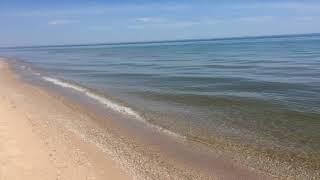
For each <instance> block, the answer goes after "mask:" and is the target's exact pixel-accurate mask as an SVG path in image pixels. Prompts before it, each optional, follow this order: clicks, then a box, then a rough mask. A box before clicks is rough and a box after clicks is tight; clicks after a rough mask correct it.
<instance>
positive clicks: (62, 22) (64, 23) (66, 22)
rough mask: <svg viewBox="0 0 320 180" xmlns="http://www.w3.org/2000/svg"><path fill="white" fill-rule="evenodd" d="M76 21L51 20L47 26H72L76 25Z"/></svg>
mask: <svg viewBox="0 0 320 180" xmlns="http://www.w3.org/2000/svg"><path fill="white" fill-rule="evenodd" d="M77 22H78V21H76V20H69V19H58V20H52V21H49V22H48V24H49V25H66V24H73V23H77Z"/></svg>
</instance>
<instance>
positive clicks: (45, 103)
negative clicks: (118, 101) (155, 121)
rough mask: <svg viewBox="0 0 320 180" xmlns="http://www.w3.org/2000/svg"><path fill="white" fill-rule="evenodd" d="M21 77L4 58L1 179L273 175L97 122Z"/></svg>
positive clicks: (0, 67)
mask: <svg viewBox="0 0 320 180" xmlns="http://www.w3.org/2000/svg"><path fill="white" fill-rule="evenodd" d="M21 78H22V77H21V76H20V75H18V74H16V73H14V72H13V70H12V67H11V65H9V64H8V63H7V62H6V61H5V59H1V60H0V84H1V86H0V128H1V129H0V163H1V164H0V179H1V180H9V179H10V180H12V179H41V180H42V179H77V180H78V179H168V178H169V179H270V177H268V176H265V175H263V174H262V173H257V172H255V171H253V170H252V169H249V168H248V167H245V166H242V165H240V164H238V163H234V162H232V161H230V160H228V159H226V158H225V157H220V156H218V154H214V153H213V154H212V153H209V154H207V153H206V152H203V153H197V151H195V152H194V151H191V150H190V147H192V145H191V146H189V145H184V143H183V142H181V143H180V142H179V143H178V141H176V140H175V139H174V138H166V137H162V136H163V135H162V133H160V132H156V131H154V130H153V129H152V128H150V129H149V128H146V127H144V126H145V123H142V122H138V121H137V122H132V123H131V124H130V123H129V124H128V122H127V121H123V122H120V121H121V120H120V119H118V121H119V122H117V123H120V125H123V126H127V127H123V128H120V127H119V126H118V125H119V124H118V125H115V124H113V123H112V121H110V122H109V121H108V118H110V117H103V119H100V123H98V122H99V121H97V118H95V115H93V113H91V114H90V113H89V112H90V109H86V108H84V107H81V106H80V105H79V106H78V105H77V104H74V103H68V102H67V101H66V100H64V98H63V97H61V96H59V95H55V94H52V93H51V92H50V91H47V90H45V89H43V88H40V87H37V86H34V85H32V84H30V83H28V82H26V81H24V80H22V79H21ZM106 123H107V124H106ZM103 126H106V128H108V130H107V131H104V130H103V128H102V127H103ZM137 129H138V131H137ZM139 129H140V130H139ZM141 130H142V131H141ZM160 144H161V145H160Z"/></svg>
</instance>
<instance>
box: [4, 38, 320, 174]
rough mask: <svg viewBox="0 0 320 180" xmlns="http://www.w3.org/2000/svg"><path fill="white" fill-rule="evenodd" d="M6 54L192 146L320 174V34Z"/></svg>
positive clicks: (33, 49) (39, 49)
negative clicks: (230, 148) (221, 148)
mask: <svg viewBox="0 0 320 180" xmlns="http://www.w3.org/2000/svg"><path fill="white" fill-rule="evenodd" d="M0 55H1V56H7V57H12V58H16V59H21V60H23V61H25V62H27V63H31V64H32V68H33V71H35V72H40V73H41V75H43V76H45V77H47V78H48V77H49V78H51V82H55V83H56V84H57V85H59V83H57V82H59V81H60V80H65V81H67V82H65V81H60V82H64V83H70V84H69V85H66V84H64V85H66V86H73V85H74V84H72V83H71V82H75V83H77V84H79V85H81V87H86V88H87V89H86V90H84V91H86V92H85V93H88V92H89V95H91V96H92V97H93V98H96V99H99V98H100V97H101V98H104V100H103V101H104V104H105V105H106V106H108V108H111V109H114V110H116V111H120V112H124V113H127V114H128V115H130V114H131V115H134V116H136V117H138V119H139V118H141V119H143V120H144V121H148V122H150V123H152V124H155V125H158V126H160V127H162V128H165V129H168V130H170V131H172V132H174V133H177V134H180V135H181V136H185V137H187V138H189V139H193V140H195V141H201V142H203V143H206V144H209V145H214V144H215V143H217V139H224V140H226V141H228V142H231V143H233V144H237V146H244V147H247V146H250V147H252V148H253V149H258V151H261V152H264V153H267V154H268V156H272V157H273V155H269V154H270V153H271V154H272V153H275V154H276V153H277V152H281V153H280V155H276V156H288V157H290V158H292V156H295V157H298V159H303V161H307V162H311V164H316V165H315V166H313V165H311V166H312V167H313V168H319V164H320V162H319V159H320V131H319V128H320V36H319V35H305V36H283V37H261V38H240V39H224V40H223V39H222V40H221V39H220V40H206V41H185V42H160V43H139V44H113V45H112V44H111V45H110V44H108V45H85V46H57V47H29V48H9V49H1V50H0ZM52 78H55V80H54V79H52ZM47 80H48V79H47ZM49 80H50V79H49ZM60 85H61V83H60ZM79 87H80V86H79ZM69 88H70V87H69ZM89 89H91V90H93V91H90V90H89ZM93 92H99V93H98V94H99V95H100V96H98V95H97V94H95V93H93ZM106 102H107V103H106ZM102 104H103V102H102ZM128 112H129V113H128ZM283 152H285V153H284V154H285V155H283V154H282V153H283ZM292 154H294V155H292ZM290 158H289V159H290ZM307 164H310V163H307Z"/></svg>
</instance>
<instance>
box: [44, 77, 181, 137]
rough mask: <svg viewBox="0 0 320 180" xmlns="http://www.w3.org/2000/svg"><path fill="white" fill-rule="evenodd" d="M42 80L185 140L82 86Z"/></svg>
mask: <svg viewBox="0 0 320 180" xmlns="http://www.w3.org/2000/svg"><path fill="white" fill-rule="evenodd" d="M42 79H43V80H45V81H47V82H50V83H53V84H55V85H58V86H60V87H64V88H69V89H73V90H75V91H78V92H81V93H83V94H85V95H86V96H88V97H89V98H91V99H93V100H96V101H97V102H99V103H101V104H103V105H105V106H106V107H108V108H110V109H112V110H114V111H116V112H119V113H121V114H124V115H129V116H131V117H133V118H135V119H137V120H140V121H142V122H144V123H146V125H148V126H149V127H150V128H153V129H155V130H157V131H160V132H162V133H165V134H167V135H170V136H173V137H176V138H180V139H186V137H185V136H183V135H180V134H177V133H175V132H172V131H170V130H168V129H165V128H163V127H161V126H157V125H154V124H151V123H150V122H147V121H146V120H145V119H144V118H143V117H142V116H141V115H139V113H138V112H136V111H134V110H133V109H131V108H130V107H126V106H123V105H120V104H117V103H115V102H113V101H111V100H109V99H107V98H105V97H103V96H100V95H97V94H95V93H93V92H91V91H90V90H89V89H87V88H84V87H82V86H78V85H75V84H71V83H68V82H65V81H62V80H59V79H55V78H52V77H47V76H43V77H42Z"/></svg>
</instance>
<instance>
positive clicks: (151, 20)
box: [135, 17, 166, 23]
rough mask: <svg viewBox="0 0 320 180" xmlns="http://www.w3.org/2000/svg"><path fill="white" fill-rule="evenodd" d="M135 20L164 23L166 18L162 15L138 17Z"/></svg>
mask: <svg viewBox="0 0 320 180" xmlns="http://www.w3.org/2000/svg"><path fill="white" fill-rule="evenodd" d="M135 21H137V22H142V23H162V22H164V21H166V20H165V19H164V18H161V17H139V18H136V19H135Z"/></svg>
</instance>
